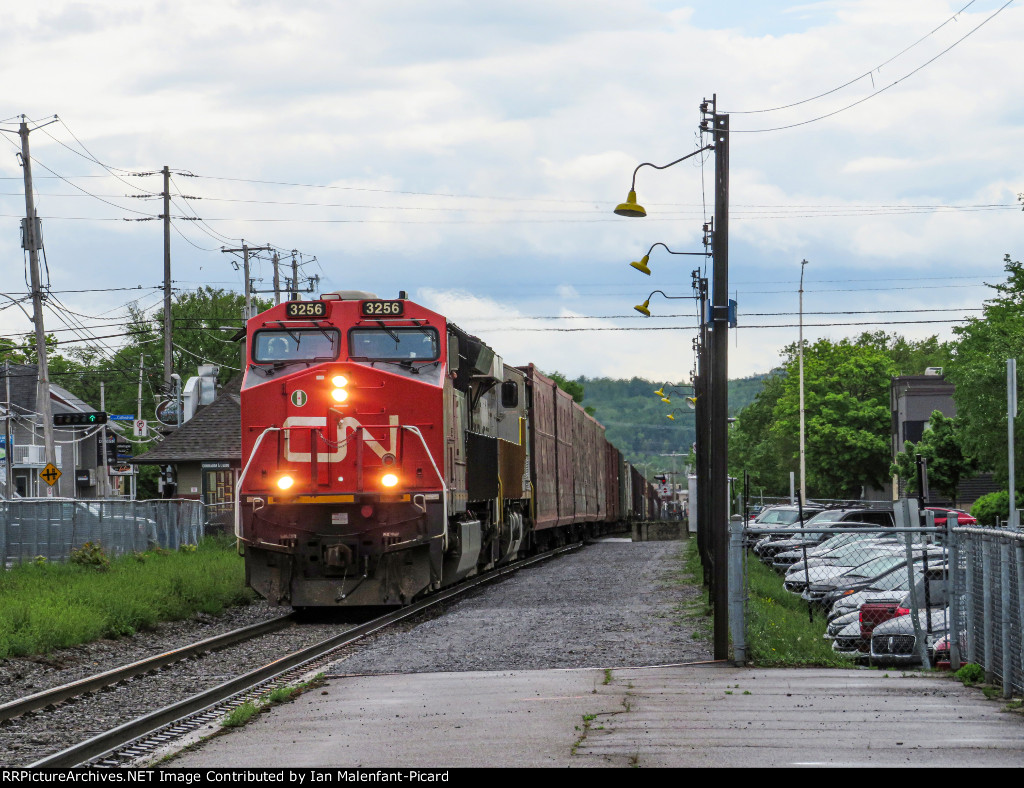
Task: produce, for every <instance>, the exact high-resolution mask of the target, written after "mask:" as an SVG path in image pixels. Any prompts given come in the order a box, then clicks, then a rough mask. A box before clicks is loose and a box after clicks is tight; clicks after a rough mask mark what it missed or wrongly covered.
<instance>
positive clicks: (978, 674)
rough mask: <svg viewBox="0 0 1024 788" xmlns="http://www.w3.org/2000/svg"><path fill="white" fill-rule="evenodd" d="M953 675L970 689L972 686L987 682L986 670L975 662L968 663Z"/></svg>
mask: <svg viewBox="0 0 1024 788" xmlns="http://www.w3.org/2000/svg"><path fill="white" fill-rule="evenodd" d="M953 675H954V676H956V677H957V678H958V679H960V681H962V682H963V683H964V686H965V687H969V686H971V685H972V684H980V683H981V682H982V681H984V680H985V670H984V668H982V667H981V665H977V664H975V663H973V662H968V663H967V664H966V665H964V666H963V667H962V668H960V670H958V671H957V672H956V673H954V674H953Z"/></svg>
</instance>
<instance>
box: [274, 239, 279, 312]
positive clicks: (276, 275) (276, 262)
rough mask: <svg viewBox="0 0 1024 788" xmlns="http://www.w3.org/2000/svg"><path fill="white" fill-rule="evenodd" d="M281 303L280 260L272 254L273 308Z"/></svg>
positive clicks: (276, 255) (275, 254)
mask: <svg viewBox="0 0 1024 788" xmlns="http://www.w3.org/2000/svg"><path fill="white" fill-rule="evenodd" d="M280 303H281V258H280V257H278V254H277V252H274V306H277V305H278V304H280Z"/></svg>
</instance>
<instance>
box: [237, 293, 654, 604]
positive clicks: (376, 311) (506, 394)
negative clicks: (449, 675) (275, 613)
mask: <svg viewBox="0 0 1024 788" xmlns="http://www.w3.org/2000/svg"><path fill="white" fill-rule="evenodd" d="M247 340H248V341H247V352H248V359H247V363H246V370H245V378H244V381H243V384H242V393H241V410H242V458H243V462H242V467H243V470H242V474H241V477H240V479H239V488H238V489H239V492H238V495H237V503H236V534H237V536H238V537H239V539H240V542H241V545H242V547H243V550H244V554H245V568H246V579H247V582H248V583H249V585H250V586H251V587H252V588H254V589H255V590H256V591H257V592H258V593H259V594H261V595H262V596H264V597H266V598H267V599H268V600H269V601H270V602H272V603H275V604H285V605H292V606H293V607H312V606H341V605H401V604H407V603H409V602H410V601H411V600H412V599H414V598H416V597H418V596H420V595H422V594H424V593H426V592H429V591H431V590H435V589H438V588H441V587H443V586H447V585H451V584H452V583H455V582H458V581H459V580H462V579H463V578H466V577H468V576H471V575H473V574H476V573H477V572H481V571H485V570H487V569H490V568H492V567H494V566H497V565H499V564H502V563H506V562H508V561H511V560H513V559H514V558H516V556H518V555H521V554H525V553H527V552H531V551H535V550H538V549H541V548H544V547H546V546H547V545H552V544H559V543H565V542H567V541H570V540H578V539H580V538H582V537H583V536H584V535H587V534H590V535H594V534H597V533H601V532H605V531H608V530H611V529H612V528H613V527H616V526H619V525H621V524H622V523H623V522H625V521H626V520H629V519H632V518H640V519H642V518H648V517H652V516H656V515H657V498H656V496H655V494H654V489H653V487H652V486H651V485H650V484H648V483H646V481H644V480H643V479H642V477H641V476H640V474H639V473H638V472H637V471H636V470H635V469H633V468H631V467H630V466H629V465H628V463H625V462H624V461H623V459H622V456H621V454H620V452H619V451H618V450H616V449H615V448H614V447H613V446H611V445H610V444H609V443H608V442H607V441H606V440H605V437H604V428H603V427H602V426H601V425H600V424H598V423H597V422H596V421H595V420H594V419H593V418H592V417H591V416H589V415H588V414H587V413H586V412H584V411H583V409H582V408H580V407H579V406H578V405H577V404H576V403H575V402H573V400H572V398H571V397H570V396H569V395H568V394H566V393H565V392H563V391H562V390H561V389H559V388H558V387H557V386H556V385H555V384H554V382H553V381H551V380H550V379H548V378H547V377H545V376H544V375H543V374H541V373H540V372H539V371H538V370H537V369H536V368H535V367H534V366H533V365H530V366H528V367H510V366H507V365H505V364H504V363H503V362H502V360H501V358H500V357H498V356H496V355H495V353H494V351H493V350H492V349H491V348H490V347H488V346H487V345H486V344H484V343H483V342H482V341H481V340H480V339H478V338H477V337H474V336H470V335H469V334H467V333H466V332H464V331H462V330H461V329H459V328H458V327H457V326H455V325H453V324H452V323H450V322H448V321H447V320H446V319H445V318H444V317H443V316H442V315H439V314H437V313H436V312H432V311H431V310H429V309H427V308H425V307H423V306H420V305H419V304H416V303H414V302H412V301H410V300H408V299H407V298H406V296H405V294H404V293H401V294H399V297H398V298H396V299H393V300H388V299H380V298H377V297H376V296H374V295H372V294H370V293H363V292H357V291H350V292H338V293H325V294H323V295H321V296H320V298H319V299H318V300H316V301H292V302H288V303H284V304H280V305H278V306H275V307H273V308H271V309H269V310H267V311H266V312H264V313H262V314H260V315H257V316H256V317H254V318H252V319H251V320H249V322H248V327H247Z"/></svg>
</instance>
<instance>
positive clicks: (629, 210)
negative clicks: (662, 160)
mask: <svg viewBox="0 0 1024 788" xmlns="http://www.w3.org/2000/svg"><path fill="white" fill-rule="evenodd" d="M712 148H714V145H705V146H704V147H703V148H699V149H697V150H695V151H694V152H693V153H687V154H686V155H685V156H683V157H682V158H681V159H676V160H675V161H670V162H669V163H668V164H661V165H659V164H651V162H649V161H645V162H644V163H643V164H638V165H637V166H636V169H635V170H633V182H632V184H631V185H630V187H629V196H628V197H626V201H625V202H623V203H619V204H618V205H617V206H615V213H617V214H618V215H619V216H646V215H647V211H646V210H645V209H644V207H643V206H642V205H640V204H639V203H637V201H636V174H637V173H638V172H640V168H641V167H654V169H656V170H667V169H668V168H669V167H672V166H674V165H676V164H678V163H679V162H681V161H686V160H687V159H691V158H693V157H694V156H696V155H697V154H698V153H703V152H704V151H706V150H711V149H712Z"/></svg>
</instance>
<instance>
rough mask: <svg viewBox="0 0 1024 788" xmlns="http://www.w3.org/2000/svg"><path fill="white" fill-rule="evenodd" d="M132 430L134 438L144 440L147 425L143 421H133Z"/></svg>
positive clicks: (147, 428) (147, 429) (147, 430)
mask: <svg viewBox="0 0 1024 788" xmlns="http://www.w3.org/2000/svg"><path fill="white" fill-rule="evenodd" d="M132 429H133V432H134V434H135V437H136V438H145V437H146V436H147V435H148V434H149V425H147V424H146V420H145V419H135V421H134V422H133V427H132Z"/></svg>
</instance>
